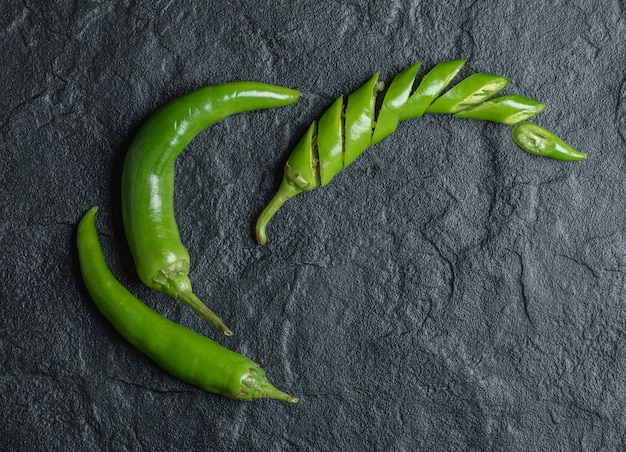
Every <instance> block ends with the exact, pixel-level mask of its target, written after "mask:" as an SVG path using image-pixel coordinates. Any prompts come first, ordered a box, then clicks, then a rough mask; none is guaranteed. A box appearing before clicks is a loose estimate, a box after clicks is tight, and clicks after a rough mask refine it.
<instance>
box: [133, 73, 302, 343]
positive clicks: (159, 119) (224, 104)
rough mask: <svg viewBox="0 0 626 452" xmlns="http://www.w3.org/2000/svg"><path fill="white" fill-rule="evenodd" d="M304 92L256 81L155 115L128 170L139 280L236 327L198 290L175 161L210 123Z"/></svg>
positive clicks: (192, 96) (195, 96)
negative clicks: (181, 219)
mask: <svg viewBox="0 0 626 452" xmlns="http://www.w3.org/2000/svg"><path fill="white" fill-rule="evenodd" d="M299 96H300V93H299V92H298V91H294V90H292V89H288V88H283V87H280V86H273V85H267V84H264V83H256V82H234V83H226V84H223V85H216V86H207V87H204V88H200V89H198V90H196V91H193V92H191V93H189V94H186V95H184V96H181V97H179V98H177V99H175V100H173V101H171V102H170V103H169V104H167V105H165V106H164V107H162V108H161V109H160V110H159V111H157V112H156V113H154V114H153V115H152V116H151V117H150V118H149V119H148V120H147V121H146V123H145V124H144V125H143V126H142V127H141V129H140V130H139V132H138V133H137V135H136V136H135V138H134V140H133V142H132V143H131V145H130V149H129V150H128V154H127V156H126V160H125V162H124V168H123V171H122V216H123V221H124V230H125V232H126V238H127V240H128V244H129V246H130V250H131V252H132V254H133V257H134V259H135V265H136V268H137V273H138V274H139V278H140V279H141V281H143V282H144V284H146V285H147V286H148V287H151V288H153V289H156V290H158V291H161V292H163V293H165V294H167V295H169V296H171V297H173V298H176V299H178V300H180V301H182V302H183V303H185V304H187V305H188V306H190V307H191V308H192V309H193V310H194V311H195V312H196V313H198V314H199V315H200V316H202V317H203V318H205V319H206V320H208V321H209V322H211V323H212V324H213V325H215V326H216V327H218V328H220V329H221V330H222V331H223V332H224V333H225V334H226V335H231V334H232V333H231V331H230V329H229V328H228V327H227V326H226V325H225V324H224V322H222V320H221V319H220V318H219V317H218V316H217V315H215V313H213V311H211V310H210V309H209V308H208V307H206V306H205V305H204V304H203V303H202V302H201V301H200V299H199V298H198V297H197V296H196V295H195V294H194V293H193V292H192V288H191V282H190V281H189V277H188V273H189V266H190V257H189V252H188V251H187V249H186V248H185V247H184V246H183V244H182V242H181V239H180V235H179V232H178V226H177V224H176V219H175V218H174V164H175V161H176V157H177V156H178V155H179V154H180V153H181V152H182V151H183V149H184V148H185V147H186V146H187V144H188V143H189V142H190V141H191V140H192V139H193V138H194V137H196V135H198V134H199V133H200V132H202V131H203V130H205V129H206V128H208V127H209V126H211V125H213V124H215V123H217V122H219V121H221V120H223V119H225V118H227V117H229V116H231V115H233V114H236V113H241V112H246V111H251V110H258V109H264V108H274V107H281V106H285V105H289V104H291V103H293V102H295V101H296V100H298V98H299Z"/></svg>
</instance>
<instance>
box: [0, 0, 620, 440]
mask: <svg viewBox="0 0 626 452" xmlns="http://www.w3.org/2000/svg"><path fill="white" fill-rule="evenodd" d="M548 3H551V4H548ZM600 4H601V6H600ZM0 36H1V37H2V42H3V45H2V47H1V48H0V49H1V50H0V55H1V58H2V61H1V66H2V71H0V80H1V83H2V85H1V87H0V88H1V89H0V102H1V103H0V107H1V108H0V143H1V152H2V158H1V159H0V177H1V186H0V246H1V253H0V272H1V273H0V274H1V283H0V284H1V286H0V287H1V289H0V290H1V295H2V299H1V304H0V443H2V444H0V449H1V450H12V451H31V450H80V451H83V450H93V451H100V450H102V451H109V450H115V451H118V450H122V451H123V450H128V451H136V450H263V451H282V450H299V451H301V450H416V449H427V450H510V451H515V450H620V449H621V450H625V449H626V433H625V430H624V425H626V414H625V413H626V386H625V378H626V323H625V321H626V226H625V225H626V221H625V220H626V187H625V185H626V184H625V175H626V133H625V130H626V81H625V80H626V4H625V3H624V1H623V0H608V1H606V2H597V1H595V0H574V1H555V2H543V1H538V2H534V1H527V2H518V1H514V0H502V1H496V2H492V1H471V2H470V1H447V2H440V1H438V0H432V1H430V0H425V1H415V0H406V1H402V0H394V1H376V2H374V1H369V2H356V1H351V2H342V1H335V2H311V1H301V0H296V1H294V2H292V1H289V2H287V1H279V2H270V1H265V0H263V1H259V0H253V1H252V0H250V1H238V0H231V1H227V2H220V1H208V2H207V1H202V2H201V1H172V0H169V1H144V2H134V1H133V2H130V1H74V2H70V1H67V2H61V1H48V0H45V1H44V0H37V1H34V0H23V1H16V0H3V1H2V2H1V3H0ZM457 58H463V59H467V60H468V64H467V66H466V69H464V72H463V74H465V75H468V74H470V73H472V72H478V71H485V72H491V73H495V74H498V75H503V76H506V77H508V78H510V80H511V83H510V85H509V88H507V90H506V92H507V93H514V92H517V93H520V94H523V95H527V96H529V97H533V98H536V99H539V100H542V101H544V102H547V103H548V104H549V108H548V109H547V110H546V111H545V112H543V113H542V114H541V115H540V116H538V117H537V118H536V122H538V123H540V124H542V125H544V126H546V127H547V128H549V129H551V130H553V131H554V132H556V133H557V134H559V135H561V136H562V137H564V138H565V139H566V141H568V142H569V143H571V144H572V145H573V146H574V147H576V148H578V149H580V150H583V151H585V152H587V153H588V155H589V158H588V159H587V160H586V161H584V162H580V163H560V162H554V161H551V160H547V159H543V158H540V157H536V156H532V155H530V154H527V153H525V152H523V151H521V150H520V149H518V148H517V147H516V146H515V144H514V143H513V141H512V140H511V137H510V128H509V127H506V126H502V125H498V124H489V123H482V122H476V121H470V120H461V119H456V118H449V117H424V118H421V119H419V120H415V121H409V122H405V123H403V124H401V126H400V127H399V129H398V131H397V132H396V133H395V134H394V135H392V136H390V137H389V138H388V139H386V140H385V141H384V142H381V143H379V144H378V145H376V146H375V147H374V148H372V149H370V150H369V151H368V152H367V153H366V154H364V155H363V156H362V157H361V158H360V159H359V160H358V161H357V162H356V163H355V164H354V165H353V166H351V167H350V168H349V169H348V170H346V171H344V172H343V173H342V174H341V175H340V176H338V177H337V178H336V179H335V180H334V181H333V183H332V184H331V185H329V186H328V187H326V188H324V189H320V190H316V191H314V192H311V193H308V194H305V195H301V196H300V197H298V198H297V199H295V200H293V201H291V202H290V203H289V204H287V205H286V206H285V207H284V208H283V210H281V212H280V213H279V214H278V216H277V217H276V218H275V220H274V222H273V223H271V225H270V228H269V230H268V232H269V239H270V243H269V244H268V245H266V246H265V247H261V246H258V245H256V243H255V241H254V238H253V234H252V229H253V225H254V222H255V220H256V216H257V215H258V213H259V212H260V211H261V209H262V208H263V206H264V204H265V203H266V202H267V201H268V200H269V199H270V197H271V196H272V194H273V192H274V190H275V189H276V188H277V186H278V182H279V179H280V174H281V171H282V166H283V163H284V161H285V159H286V157H287V156H288V154H289V152H290V150H291V148H292V147H293V145H294V144H295V142H296V141H297V139H298V138H299V137H300V136H301V135H302V133H303V132H304V130H305V129H306V127H307V126H308V125H309V124H310V122H311V121H312V120H314V119H316V118H317V117H318V116H319V115H320V114H321V113H322V112H323V111H324V110H325V109H326V107H328V106H329V105H330V104H331V102H332V101H333V100H334V99H335V98H336V97H337V96H339V95H340V94H348V93H350V92H351V91H352V90H354V89H355V88H357V87H358V86H359V85H360V84H361V83H362V82H363V81H365V80H366V79H368V78H369V77H370V76H371V74H372V73H373V72H375V71H380V72H381V78H382V79H383V80H390V78H391V77H392V76H393V75H395V74H396V73H397V72H398V71H399V70H401V69H403V68H405V67H407V66H408V65H410V64H412V63H413V62H415V61H418V60H421V61H423V68H422V70H421V71H420V73H419V74H420V76H421V75H423V74H424V72H425V70H427V69H429V68H431V67H432V66H434V64H436V63H437V62H439V61H442V60H446V59H457ZM232 80H257V81H263V82H269V83H276V84H282V85H286V86H289V87H293V88H297V89H300V90H301V91H302V98H301V100H300V102H298V103H297V104H295V105H293V106H289V107H286V108H283V109H277V110H270V111H264V112H255V113H248V114H244V115H240V116H237V117H232V118H229V119H227V120H226V121H224V122H223V123H220V124H218V125H216V126H214V127H212V128H211V129H209V130H208V131H207V132H205V133H203V134H202V135H200V136H199V137H198V138H197V139H196V140H195V141H194V142H192V144H191V145H190V146H189V148H188V149H187V150H186V151H185V152H184V153H183V154H182V155H181V156H180V158H179V159H178V161H177V176H176V190H177V191H176V215H177V220H178V223H179V226H180V229H181V234H182V238H183V241H184V243H185V244H186V246H187V247H188V248H189V250H190V253H191V255H192V259H193V262H192V265H193V271H192V274H191V278H192V281H193V282H194V284H195V289H196V292H197V293H198V295H200V296H201V298H203V299H204V300H205V301H207V303H208V304H209V305H210V306H211V307H212V308H214V309H215V310H216V311H217V312H218V313H219V314H220V315H221V316H222V318H223V319H224V320H225V321H226V322H227V323H228V324H229V325H230V326H231V327H232V328H233V330H234V331H235V336H233V337H232V338H225V337H223V336H221V335H220V334H219V333H217V332H216V331H215V330H213V329H212V328H210V327H209V326H208V325H206V324H205V323H203V322H202V321H201V320H200V319H198V318H197V317H196V316H195V315H194V314H193V313H192V312H191V311H189V310H188V309H187V308H186V307H184V306H182V305H181V304H178V303H176V302H174V301H171V300H170V299H168V298H167V297H165V296H164V295H161V294H158V293H156V292H153V291H151V290H149V289H146V288H144V287H143V286H142V285H141V283H140V282H139V281H138V278H137V276H136V273H135V271H134V266H133V263H132V261H131V257H130V253H129V251H128V248H127V244H126V241H125V238H124V234H123V231H122V227H121V215H120V201H119V198H120V189H119V182H120V171H121V168H122V163H123V159H124V156H125V153H126V149H127V147H128V144H129V142H130V140H131V139H132V137H133V134H134V133H135V132H136V131H137V129H138V127H139V126H140V124H141V123H142V122H143V121H144V120H145V119H146V118H147V117H148V116H149V115H150V113H151V112H153V111H154V110H155V109H156V108H157V107H159V106H160V105H161V104H163V103H164V102H166V101H168V100H170V99H172V98H173V97H175V96H177V95H180V94H183V93H185V92H187V91H190V90H192V89H195V88H198V87H200V86H202V85H206V84H217V83H222V82H226V81H232ZM92 204H98V205H100V207H101V209H100V214H99V216H98V229H99V231H100V232H101V235H100V238H101V241H102V245H103V247H104V249H105V253H106V256H107V259H108V262H109V264H110V266H111V268H112V271H113V272H114V273H115V274H116V276H118V278H119V279H120V281H122V283H123V284H125V285H126V286H127V287H128V288H129V289H130V290H131V291H132V292H133V293H134V294H136V295H137V296H138V297H139V298H141V299H142V300H144V301H145V302H146V303H147V304H149V305H150V306H152V307H154V308H155V309H157V310H158V311H159V312H161V313H162V314H164V315H166V316H167V317H169V318H171V319H173V320H175V321H178V322H181V323H183V324H185V325H187V326H189V327H191V328H193V329H195V330H196V331H199V332H201V333H202V334H206V335H208V336H209V337H212V338H213V339H215V340H218V341H220V342H221V343H223V344H224V345H227V346H228V347H230V348H233V349H235V350H237V351H239V352H241V353H243V354H245V355H247V356H249V357H250V358H252V359H254V360H256V361H257V362H259V363H261V364H262V366H263V367H264V368H265V370H266V371H267V373H268V375H269V376H270V379H271V380H272V381H273V382H274V383H275V384H276V385H277V386H279V387H281V388H283V389H285V390H288V391H289V392H291V393H293V394H295V395H298V396H300V397H301V401H300V403H299V404H297V405H287V404H281V403H279V402H273V401H260V402H255V403H240V402H236V401H231V400H227V399H224V398H221V397H218V396H213V395H210V394H207V393H205V392H203V391H201V390H199V389H196V388H194V387H192V386H189V385H187V384H184V383H182V382H180V381H177V380H176V379H174V378H173V377H170V376H169V375H168V374H166V373H164V372H163V371H161V370H160V369H159V368H158V367H157V366H156V365H154V364H152V363H151V362H150V361H148V360H147V359H145V358H144V357H143V356H142V355H141V354H140V353H139V352H137V351H136V350H135V349H133V348H132V347H131V346H130V345H128V344H127V343H126V342H125V341H124V340H123V339H122V338H121V337H120V336H119V335H118V334H117V333H116V332H115V331H114V330H113V329H112V327H111V326H110V325H109V324H108V323H107V322H106V320H105V319H104V317H103V316H102V315H101V314H100V313H99V312H98V311H97V310H96V309H95V307H94V305H93V303H92V301H91V300H90V298H89V296H88V295H87V293H86V290H85V288H84V286H83V284H82V281H81V279H80V275H79V272H78V265H77V257H76V250H75V245H74V240H75V226H76V223H77V221H78V219H79V218H80V216H81V215H82V214H83V213H84V211H85V210H86V209H87V208H88V207H89V206H91V205H92Z"/></svg>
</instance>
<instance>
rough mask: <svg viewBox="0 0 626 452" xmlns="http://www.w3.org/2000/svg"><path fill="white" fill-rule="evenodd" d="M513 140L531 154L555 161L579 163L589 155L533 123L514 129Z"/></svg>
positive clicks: (522, 124)
mask: <svg viewBox="0 0 626 452" xmlns="http://www.w3.org/2000/svg"><path fill="white" fill-rule="evenodd" d="M513 140H514V141H515V142H516V143H517V145H518V146H519V147H521V148H522V149H524V150H525V151H526V152H530V153H531V154H535V155H541V156H543V157H548V158H551V159H554V160H562V161H579V160H584V159H586V158H587V154H585V153H584V152H580V151H577V150H576V149H574V148H573V147H571V146H570V145H569V144H567V143H566V142H565V141H563V140H562V139H561V138H559V137H558V136H556V135H555V134H554V133H552V132H550V131H549V130H546V129H544V128H543V127H541V126H538V125H537V124H534V123H532V122H522V123H520V124H517V125H516V126H515V127H513Z"/></svg>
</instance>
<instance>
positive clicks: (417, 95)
mask: <svg viewBox="0 0 626 452" xmlns="http://www.w3.org/2000/svg"><path fill="white" fill-rule="evenodd" d="M464 65H465V60H451V61H442V62H441V63H438V64H437V65H436V66H435V67H434V68H432V69H431V70H430V71H429V72H428V73H426V75H424V77H422V81H421V82H420V84H419V85H418V87H417V88H416V89H415V92H414V93H413V94H412V95H411V97H409V99H408V100H407V102H406V105H405V106H404V108H402V112H401V113H400V120H401V121H404V120H406V119H413V118H419V117H420V116H422V115H423V114H424V112H425V111H426V109H427V108H428V106H429V105H430V104H431V103H432V102H433V101H434V100H435V99H436V98H437V96H439V95H440V94H441V93H442V92H443V90H444V89H446V87H447V86H448V85H449V84H450V82H451V81H452V79H453V78H454V77H455V76H456V74H457V73H458V72H459V71H460V70H461V68H462V67H463V66H464Z"/></svg>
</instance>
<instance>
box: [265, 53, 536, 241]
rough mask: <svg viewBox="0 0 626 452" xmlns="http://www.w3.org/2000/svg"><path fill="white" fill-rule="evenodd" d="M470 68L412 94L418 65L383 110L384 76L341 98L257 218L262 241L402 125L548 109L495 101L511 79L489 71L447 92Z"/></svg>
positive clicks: (447, 73)
mask: <svg viewBox="0 0 626 452" xmlns="http://www.w3.org/2000/svg"><path fill="white" fill-rule="evenodd" d="M464 64H465V61H464V60H453V61H446V62H443V63H439V64H438V65H436V66H435V67H434V68H433V69H432V70H431V71H429V72H428V73H427V74H426V75H425V76H424V77H423V78H422V81H421V83H420V84H419V85H418V86H417V88H416V89H415V91H414V92H413V93H412V94H411V89H412V87H413V84H414V81H415V77H416V74H417V70H418V68H419V66H420V63H417V64H414V65H413V66H411V67H409V68H407V69H405V70H404V71H402V72H400V73H399V74H398V75H396V76H395V77H394V79H393V80H392V82H391V84H390V85H389V88H388V89H387V90H386V92H385V94H384V97H383V99H382V103H381V105H380V108H379V109H378V111H376V110H377V108H376V105H377V102H376V99H377V96H378V94H379V83H378V73H376V74H374V76H373V77H372V78H371V79H370V80H368V81H367V82H366V83H365V84H364V85H362V86H361V87H360V88H359V89H357V90H356V91H354V92H353V93H352V94H350V95H349V96H348V98H347V101H344V99H343V97H339V98H338V99H337V100H336V101H335V102H334V103H333V104H332V105H331V107H330V108H329V109H328V110H327V111H326V112H325V113H324V114H323V115H322V117H321V118H320V119H319V121H318V122H315V121H314V122H313V123H312V124H311V126H310V127H309V129H308V130H307V132H306V133H305V134H304V136H303V137H302V139H301V140H300V142H299V143H298V144H297V145H296V147H295V148H294V150H293V152H292V153H291V155H290V156H289V158H288V160H287V163H286V164H285V170H284V176H283V180H282V182H281V185H280V187H279V189H278V191H277V193H276V195H275V196H274V197H273V198H272V200H271V201H270V202H269V204H268V205H267V206H266V207H265V209H264V210H263V211H262V212H261V214H260V216H259V218H258V220H257V224H256V239H257V242H259V243H260V244H263V243H265V242H266V240H267V237H266V227H267V224H268V223H269V221H270V220H271V218H272V217H273V216H274V214H275V213H276V212H277V211H278V209H280V207H281V206H282V205H283V204H284V203H285V202H286V201H287V200H288V199H290V198H292V197H293V196H295V195H297V194H298V193H301V192H302V191H310V190H313V189H314V188H315V187H317V186H318V185H320V184H321V185H322V186H324V185H326V184H328V183H329V182H330V181H331V180H332V178H333V177H334V176H335V175H336V174H337V173H338V172H339V171H341V170H342V169H343V168H345V167H346V166H348V165H349V164H350V163H352V162H353V161H354V160H356V158H357V157H358V156H359V155H361V153H363V152H364V151H365V150H366V149H367V148H368V147H369V146H372V145H373V144H375V143H377V142H379V141H380V140H382V139H384V138H385V137H387V136H388V135H390V134H391V133H393V132H394V131H395V130H396V128H397V126H398V123H399V122H400V121H403V120H407V119H412V118H417V117H419V116H421V115H423V114H424V113H431V114H451V115H456V116H459V117H464V118H471V119H480V120H487V121H494V122H501V123H504V124H514V123H516V122H520V121H524V120H526V119H529V118H531V117H533V116H535V115H536V114H538V113H540V112H541V111H543V110H544V109H545V108H546V104H544V103H541V102H538V101H536V100H533V99H528V98H525V97H523V96H520V95H518V94H514V95H509V96H502V97H498V98H495V99H492V98H493V96H495V95H496V94H498V93H499V92H500V91H502V90H503V89H504V88H505V87H506V86H507V84H508V80H507V79H506V78H504V77H500V76H497V75H492V74H485V73H477V74H474V75H471V76H469V77H467V78H465V79H463V80H462V81H461V82H459V83H458V84H456V85H455V86H453V87H452V88H451V89H449V90H448V91H446V92H445V93H443V94H441V93H442V92H443V91H444V89H445V88H446V87H447V86H448V84H449V83H450V82H451V81H452V79H453V78H454V76H455V75H456V74H457V73H458V72H459V71H460V70H461V68H462V67H463V65H464Z"/></svg>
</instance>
